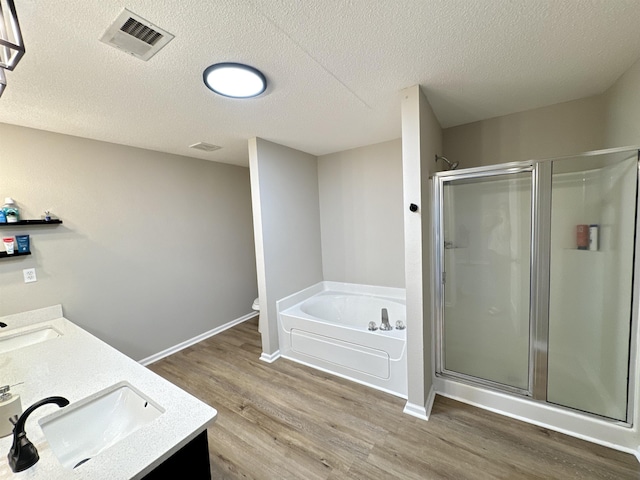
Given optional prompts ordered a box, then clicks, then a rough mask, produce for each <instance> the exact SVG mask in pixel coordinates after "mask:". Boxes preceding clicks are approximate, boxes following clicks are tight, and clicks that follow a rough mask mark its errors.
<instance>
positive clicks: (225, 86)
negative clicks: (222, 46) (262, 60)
mask: <svg viewBox="0 0 640 480" xmlns="http://www.w3.org/2000/svg"><path fill="white" fill-rule="evenodd" d="M202 78H203V80H204V84H205V85H206V86H207V87H208V88H210V89H211V90H213V91H214V92H215V93H217V94H218V95H223V96H225V97H231V98H250V97H256V96H258V95H260V94H261V93H262V92H264V91H265V90H266V88H267V79H266V78H265V76H264V75H263V74H262V72H260V71H259V70H257V69H255V68H253V67H250V66H248V65H243V64H241V63H216V64H215V65H211V66H210V67H207V68H206V69H205V71H204V73H203V74H202Z"/></svg>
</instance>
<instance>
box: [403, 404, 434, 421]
mask: <svg viewBox="0 0 640 480" xmlns="http://www.w3.org/2000/svg"><path fill="white" fill-rule="evenodd" d="M402 412H403V413H406V414H407V415H411V416H412V417H417V418H420V419H422V420H429V417H428V416H427V409H426V408H424V407H421V406H420V405H418V404H416V403H411V402H407V403H406V404H405V406H404V410H402Z"/></svg>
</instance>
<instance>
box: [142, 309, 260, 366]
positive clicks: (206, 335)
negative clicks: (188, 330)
mask: <svg viewBox="0 0 640 480" xmlns="http://www.w3.org/2000/svg"><path fill="white" fill-rule="evenodd" d="M257 316H258V312H251V313H247V314H246V315H244V316H242V317H240V318H236V319H235V320H231V321H230V322H228V323H225V324H224V325H220V326H219V327H216V328H213V329H211V330H209V331H208V332H204V333H201V334H200V335H197V336H195V337H193V338H190V339H189V340H185V341H184V342H182V343H179V344H177V345H174V346H173V347H169V348H167V349H166V350H162V351H161V352H158V353H156V354H154V355H151V356H150V357H147V358H143V359H142V360H140V361H139V362H138V363H140V364H141V365H144V366H145V367H146V366H147V365H151V364H152V363H155V362H157V361H158V360H161V359H163V358H165V357H168V356H169V355H173V354H174V353H177V352H179V351H180V350H184V349H185V348H187V347H190V346H191V345H195V344H196V343H198V342H201V341H203V340H206V339H207V338H209V337H213V336H214V335H217V334H218V333H221V332H224V331H225V330H227V329H229V328H231V327H235V326H236V325H238V324H240V323H242V322H246V321H247V320H250V319H252V318H255V317H257Z"/></svg>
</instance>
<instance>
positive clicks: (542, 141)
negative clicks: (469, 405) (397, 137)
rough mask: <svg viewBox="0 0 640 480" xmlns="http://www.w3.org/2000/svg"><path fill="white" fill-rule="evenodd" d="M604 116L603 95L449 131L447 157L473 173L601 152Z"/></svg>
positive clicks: (445, 140)
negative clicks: (481, 168) (489, 167)
mask: <svg viewBox="0 0 640 480" xmlns="http://www.w3.org/2000/svg"><path fill="white" fill-rule="evenodd" d="M605 111H606V104H605V101H604V98H603V96H602V95H596V96H593V97H588V98H583V99H580V100H574V101H571V102H565V103H559V104H557V105H552V106H549V107H543V108H537V109H535V110H527V111H525V112H520V113H514V114H511V115H505V116H502V117H496V118H491V119H488V120H482V121H480V122H474V123H469V124H466V125H461V126H458V127H451V128H447V129H445V130H444V132H443V149H444V155H445V156H446V157H447V158H448V159H449V160H450V161H452V162H460V166H459V167H458V168H470V167H478V166H482V165H493V164H496V163H505V162H517V161H521V160H531V159H543V158H549V157H558V156H562V155H573V154H577V153H581V152H587V151H590V150H599V149H601V148H603V146H604V140H605Z"/></svg>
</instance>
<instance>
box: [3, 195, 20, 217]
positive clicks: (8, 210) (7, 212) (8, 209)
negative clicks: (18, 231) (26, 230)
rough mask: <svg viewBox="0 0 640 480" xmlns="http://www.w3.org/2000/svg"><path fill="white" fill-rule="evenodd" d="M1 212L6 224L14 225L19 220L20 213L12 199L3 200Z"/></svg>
mask: <svg viewBox="0 0 640 480" xmlns="http://www.w3.org/2000/svg"><path fill="white" fill-rule="evenodd" d="M2 210H3V211H4V216H5V218H6V220H7V223H16V222H18V221H19V220H20V211H19V210H18V206H17V205H16V202H14V200H13V198H11V197H7V198H5V199H4V205H3V206H2Z"/></svg>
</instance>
